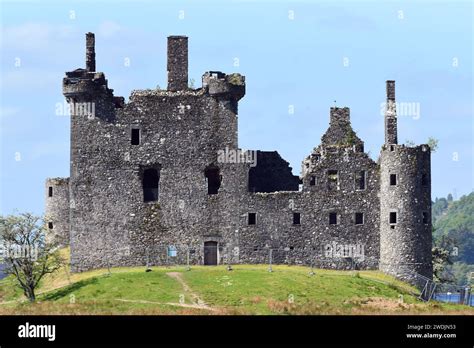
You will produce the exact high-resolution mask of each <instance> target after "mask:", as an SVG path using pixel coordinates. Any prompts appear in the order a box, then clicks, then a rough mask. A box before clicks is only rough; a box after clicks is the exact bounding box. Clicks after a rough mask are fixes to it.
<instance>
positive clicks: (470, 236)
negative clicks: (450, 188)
mask: <svg viewBox="0 0 474 348" xmlns="http://www.w3.org/2000/svg"><path fill="white" fill-rule="evenodd" d="M432 216H433V225H434V228H435V231H434V233H433V240H434V243H435V245H437V246H439V247H441V248H444V249H446V250H448V251H449V254H450V255H449V256H450V259H451V260H452V261H453V264H452V265H449V264H445V265H444V268H443V269H442V270H440V269H438V267H440V265H436V267H437V268H436V269H435V272H439V273H440V274H443V275H444V277H445V278H448V277H450V278H451V280H452V281H453V282H455V283H457V284H458V285H465V284H466V283H467V281H468V279H467V277H468V273H469V272H473V271H474V192H471V193H470V194H469V195H467V196H463V197H461V199H459V200H458V201H453V197H452V195H451V194H449V195H448V197H447V199H446V198H436V200H435V202H433V204H432Z"/></svg>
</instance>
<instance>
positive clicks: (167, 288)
mask: <svg viewBox="0 0 474 348" xmlns="http://www.w3.org/2000/svg"><path fill="white" fill-rule="evenodd" d="M267 268H268V267H267V266H266V265H235V266H234V270H233V271H227V270H226V268H225V266H215V267H206V266H194V267H192V269H191V271H186V270H185V269H184V267H175V268H166V267H154V268H153V271H152V272H145V269H144V267H132V268H113V269H112V270H111V274H108V272H107V270H94V271H90V272H84V273H80V274H73V275H69V277H68V276H67V270H62V271H61V272H59V273H58V274H56V275H54V276H48V277H47V278H45V280H44V281H43V282H42V284H41V287H40V288H39V289H38V293H39V295H38V299H37V303H33V304H31V303H28V302H27V301H25V300H24V298H23V295H22V293H21V291H19V290H18V289H17V288H15V286H14V284H13V282H12V279H11V278H10V277H8V278H6V279H4V280H2V281H0V302H2V303H1V304H0V314H443V313H445V314H474V309H472V308H469V307H466V306H460V305H454V304H446V303H439V302H435V301H433V302H429V303H423V302H420V301H418V300H417V298H416V296H413V295H412V293H413V292H414V291H415V289H413V288H412V287H411V286H409V285H407V284H405V283H403V282H400V281H397V280H395V279H393V278H392V277H390V276H387V275H384V274H383V273H380V272H377V271H359V272H357V273H354V272H349V271H332V270H315V271H316V274H315V275H309V268H307V267H301V266H274V267H273V272H272V273H269V272H268V271H267ZM170 272H177V273H178V274H179V277H181V279H183V281H184V282H185V283H186V284H187V286H188V287H189V288H190V289H188V291H185V290H184V289H183V286H182V284H181V283H180V282H179V281H178V280H177V279H176V278H173V277H171V276H169V275H168V274H167V273H170ZM69 281H70V282H71V283H70V284H69ZM401 297H403V302H401ZM198 298H199V299H201V300H203V301H204V304H203V303H201V304H200V305H199V306H196V303H197V299H198ZM11 301H13V302H11Z"/></svg>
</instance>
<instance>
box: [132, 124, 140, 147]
mask: <svg viewBox="0 0 474 348" xmlns="http://www.w3.org/2000/svg"><path fill="white" fill-rule="evenodd" d="M132 145H140V129H138V128H132Z"/></svg>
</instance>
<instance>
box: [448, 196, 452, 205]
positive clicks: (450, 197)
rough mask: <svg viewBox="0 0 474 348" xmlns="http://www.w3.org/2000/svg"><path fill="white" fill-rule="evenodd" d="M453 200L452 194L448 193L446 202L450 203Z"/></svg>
mask: <svg viewBox="0 0 474 348" xmlns="http://www.w3.org/2000/svg"><path fill="white" fill-rule="evenodd" d="M452 201H453V195H452V194H448V202H449V203H451V202H452Z"/></svg>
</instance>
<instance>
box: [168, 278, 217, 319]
mask: <svg viewBox="0 0 474 348" xmlns="http://www.w3.org/2000/svg"><path fill="white" fill-rule="evenodd" d="M166 275H167V276H169V277H171V278H173V279H175V280H176V281H177V282H178V283H180V284H181V286H182V287H183V290H184V291H185V292H187V293H188V294H189V295H190V296H191V298H192V300H193V304H191V305H189V304H185V303H179V304H174V305H181V306H182V307H192V308H201V309H208V310H211V311H212V310H214V308H212V307H210V306H209V305H207V304H206V303H205V302H204V301H203V300H202V299H201V298H200V297H199V295H198V294H196V293H195V292H194V291H193V290H192V289H191V288H190V287H189V285H188V284H187V283H186V282H185V281H184V279H183V275H182V274H181V273H180V272H168V273H166ZM169 304H171V303H169Z"/></svg>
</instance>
